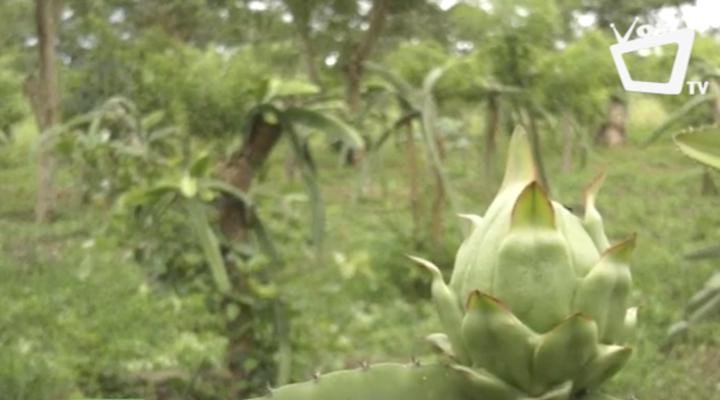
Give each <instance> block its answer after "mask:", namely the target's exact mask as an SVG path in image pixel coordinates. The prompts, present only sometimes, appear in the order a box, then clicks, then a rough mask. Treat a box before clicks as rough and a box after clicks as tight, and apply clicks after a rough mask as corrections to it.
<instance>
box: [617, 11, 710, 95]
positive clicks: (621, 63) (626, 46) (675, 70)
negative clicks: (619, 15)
mask: <svg viewBox="0 0 720 400" xmlns="http://www.w3.org/2000/svg"><path fill="white" fill-rule="evenodd" d="M638 21H639V18H635V20H634V21H633V23H632V25H631V26H630V28H629V29H628V31H627V32H625V34H624V35H621V34H620V32H618V30H617V28H616V27H615V24H610V27H611V28H612V30H613V32H614V33H615V38H616V39H617V43H615V44H613V45H612V46H610V53H611V54H612V57H613V61H614V62H615V68H617V72H618V75H619V76H620V81H621V82H622V85H623V88H625V90H626V91H628V92H639V93H654V94H667V95H677V94H680V93H681V92H682V89H683V84H684V83H686V82H685V76H686V74H687V69H688V64H689V63H690V55H691V53H692V47H693V42H694V41H695V31H694V30H693V29H690V28H684V29H678V30H674V31H673V30H667V29H663V28H657V27H654V26H652V25H647V24H646V25H640V26H639V27H637V30H636V29H635V28H636V26H637V23H638ZM633 32H635V33H636V35H637V37H636V38H635V39H631V36H632V34H633ZM669 44H675V45H677V52H676V53H675V60H674V62H673V66H672V71H671V72H670V78H669V79H668V80H667V81H665V82H648V81H639V80H634V79H632V77H631V76H630V71H629V70H628V67H627V65H626V64H625V60H624V59H623V55H624V54H627V53H633V52H637V51H642V50H652V49H654V48H657V47H661V46H665V45H669ZM687 87H688V92H689V93H690V94H691V95H695V94H706V93H707V92H708V89H709V82H707V81H703V82H698V81H689V82H687Z"/></svg>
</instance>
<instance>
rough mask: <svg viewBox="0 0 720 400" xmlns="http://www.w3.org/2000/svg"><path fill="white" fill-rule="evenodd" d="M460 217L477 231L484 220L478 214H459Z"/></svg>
mask: <svg viewBox="0 0 720 400" xmlns="http://www.w3.org/2000/svg"><path fill="white" fill-rule="evenodd" d="M457 216H458V217H460V218H462V219H464V220H467V221H469V222H470V224H472V228H473V229H476V228H478V227H479V226H481V225H482V222H483V218H482V217H481V216H479V215H477V214H458V215H457Z"/></svg>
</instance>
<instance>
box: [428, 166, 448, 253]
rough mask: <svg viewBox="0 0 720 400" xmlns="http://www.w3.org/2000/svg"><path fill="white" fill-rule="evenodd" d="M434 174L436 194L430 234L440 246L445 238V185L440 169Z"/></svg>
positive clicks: (434, 171)
mask: <svg viewBox="0 0 720 400" xmlns="http://www.w3.org/2000/svg"><path fill="white" fill-rule="evenodd" d="M433 175H434V177H435V195H434V197H433V202H432V209H431V210H430V213H431V215H432V220H431V223H430V235H431V236H432V241H433V243H435V244H436V245H437V246H440V244H441V243H442V238H443V222H444V215H445V185H443V180H442V176H440V171H438V170H433Z"/></svg>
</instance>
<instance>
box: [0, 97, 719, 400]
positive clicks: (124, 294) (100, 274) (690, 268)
mask: <svg viewBox="0 0 720 400" xmlns="http://www.w3.org/2000/svg"><path fill="white" fill-rule="evenodd" d="M650 108H652V107H650ZM23 131H24V132H28V131H29V129H24V130H23ZM33 140H34V138H33V137H32V135H29V134H23V135H20V136H19V137H18V138H17V141H16V142H15V143H14V144H12V145H10V146H7V147H5V148H0V199H2V201H1V202H0V270H1V271H2V273H3V274H4V275H5V279H4V280H3V281H2V283H1V284H0V287H2V288H4V289H2V290H1V291H0V304H4V305H5V307H6V308H7V307H14V308H15V309H17V310H18V311H17V312H15V313H14V314H12V315H14V316H15V317H16V318H17V320H18V321H24V322H23V323H22V324H18V323H16V322H15V321H11V323H10V325H7V326H9V327H10V328H6V329H4V330H2V331H0V338H2V341H0V349H3V348H4V349H5V350H4V351H7V349H8V348H9V347H8V346H10V345H11V344H12V345H16V344H17V343H18V342H19V340H20V339H22V338H26V339H28V340H36V339H35V338H38V337H40V336H38V335H39V334H38V333H37V332H36V331H34V330H33V329H31V328H32V327H33V326H35V327H37V326H39V325H38V324H49V322H48V321H51V320H52V319H53V315H52V314H53V313H60V312H61V311H62V310H63V307H65V308H68V309H69V310H66V311H67V312H68V313H69V314H68V315H70V316H69V317H68V318H70V319H73V321H74V322H72V324H71V327H73V328H75V329H77V328H78V327H80V328H82V329H87V330H88V331H90V332H93V331H95V332H97V335H92V336H90V337H89V336H84V335H76V336H73V335H70V334H68V332H67V330H64V329H63V328H62V327H60V326H58V325H55V324H51V325H50V326H54V327H55V329H57V330H58V332H60V333H59V334H58V335H59V336H53V337H52V338H53V339H51V341H52V340H55V339H56V338H57V342H56V343H52V342H51V343H49V344H51V345H52V346H51V347H52V349H51V350H39V351H38V353H37V354H38V357H39V358H38V359H42V358H43V357H41V356H42V355H44V354H47V355H49V356H48V357H49V359H50V361H52V362H54V363H56V364H57V365H61V366H62V369H63V371H64V373H63V374H60V375H58V376H60V377H61V378H62V379H65V381H72V380H75V381H76V382H82V381H83V379H87V375H88V374H90V373H89V372H88V371H87V370H85V369H83V368H81V367H79V365H80V362H79V361H77V360H75V359H76V358H77V357H80V356H81V355H82V354H81V353H82V352H83V351H86V350H84V349H85V348H84V347H83V343H85V342H87V343H95V344H94V346H98V347H102V345H103V343H102V341H103V340H105V341H107V342H108V343H114V344H115V345H116V346H115V347H113V348H114V349H115V350H114V351H115V352H116V353H115V354H118V355H119V354H121V353H123V352H130V353H133V352H134V353H137V352H138V349H143V348H145V347H143V345H142V343H143V342H145V343H146V345H147V344H148V343H159V342H162V341H170V342H172V341H173V340H174V338H177V337H178V335H180V334H179V333H178V332H186V331H187V330H188V329H190V328H188V327H187V325H185V324H184V323H182V322H173V320H174V319H175V318H176V317H177V315H176V314H174V311H172V307H169V308H168V306H167V304H168V303H167V301H168V299H167V298H165V297H163V296H162V295H158V296H151V297H149V298H143V297H140V298H138V297H136V296H137V290H138V288H140V287H142V285H143V274H142V266H137V265H133V264H132V263H131V262H124V261H120V262H118V260H122V258H121V257H120V255H121V254H122V253H121V250H122V249H102V248H93V247H91V246H90V247H88V246H83V244H87V243H88V242H87V241H88V240H89V239H92V238H93V234H94V231H95V228H96V226H97V225H98V220H99V219H100V218H102V215H100V214H97V213H94V212H92V211H89V210H86V209H83V208H81V207H78V205H77V204H76V203H75V202H74V201H73V200H72V199H71V197H72V196H70V198H68V199H65V200H62V199H61V201H60V205H61V207H62V212H61V214H60V218H59V219H57V220H56V221H54V222H53V223H51V224H48V225H44V226H38V225H35V224H34V223H33V222H32V203H33V195H34V190H33V185H34V180H33V168H32V163H31V160H32V143H33ZM472 140H476V141H479V140H478V138H473V139H472ZM504 140H505V139H503V141H504ZM501 148H502V146H501ZM545 150H546V154H545V156H546V159H547V169H548V171H549V173H550V176H551V180H552V186H553V193H554V195H555V196H556V197H557V198H558V199H559V200H560V201H562V202H563V203H564V204H577V203H578V202H579V201H580V193H581V190H582V188H583V186H584V185H585V183H586V182H589V181H590V179H591V178H592V176H594V175H595V174H596V173H597V172H598V171H599V170H601V169H602V168H607V170H608V178H607V180H606V182H605V185H604V188H603V190H602V191H601V194H600V198H599V207H600V209H601V212H602V213H603V215H604V218H605V222H606V226H607V227H608V233H609V235H610V236H611V238H612V239H616V240H619V239H621V238H623V237H625V236H627V235H629V234H630V233H632V232H637V234H638V237H639V239H638V248H637V251H636V254H635V256H634V265H633V269H632V271H633V274H634V280H635V288H634V291H633V294H632V300H633V301H632V302H633V303H634V304H637V305H638V306H639V307H640V321H639V332H638V338H637V341H636V342H635V348H636V351H635V357H634V358H633V360H632V361H631V363H630V364H629V366H628V367H626V369H625V370H624V371H623V372H622V373H621V374H620V376H619V377H618V378H617V379H615V380H614V381H613V382H612V384H611V385H610V386H611V387H610V388H609V391H610V392H615V393H618V394H619V395H622V396H624V397H623V398H631V396H633V395H634V396H637V398H639V399H653V400H675V399H678V398H687V399H712V398H717V397H718V396H719V395H720V386H719V383H720V343H719V342H720V338H719V337H718V336H717V333H716V332H718V329H720V323H718V322H717V321H714V322H707V323H704V324H702V325H698V326H697V327H696V328H695V329H693V330H692V331H691V334H690V335H689V336H688V337H687V338H686V339H685V340H683V341H682V342H681V343H679V344H678V345H677V346H675V347H674V348H673V349H672V350H671V351H664V350H662V349H661V345H662V343H663V340H664V336H665V332H666V330H667V327H668V326H669V325H670V324H671V323H672V322H674V321H675V320H677V319H678V318H680V317H681V316H682V309H683V306H684V303H685V301H686V300H687V299H688V298H689V297H690V296H691V295H692V293H693V292H694V291H695V290H697V289H699V288H700V286H701V285H702V283H703V282H704V280H705V279H707V278H708V277H709V276H710V275H711V274H712V272H713V271H714V270H715V269H716V268H717V265H715V264H713V263H711V262H692V263H690V262H688V261H686V260H685V259H684V258H683V254H684V253H686V252H688V251H691V250H694V249H697V248H699V247H702V246H704V245H708V244H712V243H715V242H717V241H718V240H720V213H718V212H717V210H718V209H719V207H720V197H718V196H701V195H700V177H701V172H702V169H701V168H700V167H698V166H697V165H696V164H694V163H693V162H691V161H690V160H688V159H686V158H685V157H683V156H682V155H681V154H680V153H679V151H677V150H675V148H674V147H672V145H671V144H670V143H669V140H664V141H661V143H659V144H657V145H655V146H652V147H649V148H641V147H638V146H636V145H634V144H632V143H631V144H629V145H627V146H626V147H622V148H617V149H611V150H597V151H596V152H595V153H594V154H593V155H592V156H591V157H590V159H589V160H590V161H589V163H588V165H587V166H586V167H585V168H583V169H579V170H576V171H573V172H572V173H570V174H566V175H562V174H560V173H559V159H560V157H559V149H555V148H551V147H548V148H547V149H545ZM479 154H480V153H479V152H478V150H477V149H476V148H475V147H473V146H470V147H465V148H457V149H451V150H450V153H449V156H448V158H447V168H448V176H449V177H450V180H451V182H452V185H453V186H454V188H455V189H456V191H457V193H458V194H459V196H460V206H461V209H462V211H464V212H474V213H478V214H482V213H483V212H484V208H485V207H486V206H487V204H488V203H489V200H490V199H491V198H492V196H493V195H494V191H495V189H496V187H497V184H498V183H499V176H493V177H491V178H490V179H485V178H484V177H483V176H484V174H483V171H482V168H481V165H482V164H481V160H480V159H479V157H478V155H479ZM280 157H281V152H279V151H276V153H275V155H274V156H273V158H272V159H271V160H270V163H269V165H271V167H270V168H269V169H268V171H267V174H266V176H265V179H264V181H263V182H261V183H260V184H259V185H258V186H257V187H256V189H255V192H256V196H257V197H258V198H259V201H258V202H259V204H261V213H262V214H263V216H264V217H265V218H266V219H267V220H270V221H271V223H270V229H271V231H272V234H273V235H274V237H275V239H276V240H277V241H279V242H282V243H283V251H284V254H285V256H286V258H288V264H289V265H288V267H286V268H285V270H284V272H283V274H282V275H281V276H280V277H279V279H278V280H279V286H280V288H281V291H282V292H283V296H284V297H285V298H286V299H290V300H292V301H291V302H292V304H293V311H294V313H295V318H294V319H293V332H294V334H293V335H294V344H295V358H294V360H295V361H294V364H293V367H294V368H293V377H294V378H295V379H306V378H307V377H309V376H311V375H312V373H313V372H314V370H315V369H318V368H319V369H321V370H325V371H327V370H330V369H335V368H340V367H346V366H351V365H354V364H357V363H358V362H360V361H363V360H371V361H379V360H387V359H392V360H406V359H409V357H410V356H412V355H413V354H415V355H417V354H424V353H426V351H425V349H424V345H423V344H422V337H423V336H425V335H426V334H428V333H431V332H432V331H433V329H436V328H437V321H436V320H435V319H434V318H435V317H434V316H433V313H432V310H431V307H430V304H429V302H428V301H427V298H426V296H427V292H428V291H429V284H428V282H427V281H426V279H425V278H424V277H423V276H422V275H420V274H418V273H417V272H416V271H415V270H414V269H413V268H412V267H411V266H410V263H409V262H408V261H406V260H405V258H404V254H406V253H413V254H418V255H420V256H423V257H426V258H428V259H432V260H434V261H436V262H437V264H438V265H440V266H441V267H443V268H445V269H446V271H449V268H450V267H451V265H452V258H453V254H454V251H455V249H456V248H457V247H458V246H459V244H460V242H461V240H462V237H460V235H459V234H458V233H457V229H456V228H455V227H454V225H452V223H451V222H450V218H453V217H452V216H450V215H448V216H447V218H448V221H447V222H446V227H445V232H446V235H445V236H444V240H443V243H439V244H434V245H433V244H428V243H424V244H422V245H419V246H418V245H416V244H415V243H414V242H413V240H412V238H411V237H410V222H409V221H410V211H409V207H408V200H407V180H406V179H407V178H406V176H405V173H404V172H403V171H404V165H403V160H404V158H403V155H402V149H401V148H393V146H392V145H390V146H387V148H386V150H385V153H384V154H383V156H382V157H381V160H379V162H378V164H376V165H375V166H374V168H373V169H372V173H371V175H370V180H369V181H368V185H367V187H366V188H364V190H363V192H364V193H365V194H364V195H363V196H361V197H360V198H357V196H356V194H357V193H358V182H359V180H358V178H357V174H358V171H357V170H354V169H352V168H338V167H337V159H336V158H335V157H334V156H333V157H331V156H327V157H323V156H321V157H320V160H319V163H320V171H322V172H321V174H320V178H319V179H320V181H321V186H322V190H323V195H324V197H325V203H326V205H327V214H328V217H327V221H328V227H327V231H328V232H327V238H328V239H327V240H328V243H327V248H328V249H329V254H328V255H327V256H326V257H325V258H321V259H320V260H318V259H317V258H315V257H314V256H313V255H312V254H311V253H310V252H309V251H307V250H306V249H307V248H308V247H309V246H306V245H304V244H303V243H304V241H306V240H307V233H308V232H309V229H307V224H306V223H305V221H306V218H307V213H308V209H309V207H307V205H306V204H303V196H302V193H303V191H302V188H301V186H300V185H299V184H298V183H297V182H288V181H286V180H285V178H283V177H282V176H281V175H282V172H281V168H280V165H281V163H280V162H279V161H280V160H278V158H280ZM423 173H424V174H426V171H425V170H423ZM715 178H720V176H718V175H717V174H715ZM61 182H66V186H67V185H69V184H70V183H72V179H70V178H68V177H62V178H61ZM429 182H430V181H429V179H427V178H426V179H425V186H424V190H423V191H422V193H423V200H424V202H425V204H426V205H427V202H428V197H429V196H428V193H430V187H429V184H430V183H429ZM67 190H69V191H71V190H72V188H71V187H69V186H68V187H67ZM102 254H104V256H102ZM84 260H85V261H84ZM87 260H90V261H87ZM83 268H90V271H92V272H90V274H91V275H90V276H92V277H93V278H92V279H91V284H90V286H89V287H90V288H89V289H88V288H87V287H86V286H87V285H83V284H80V283H78V282H77V280H76V279H75V280H73V279H70V278H69V277H72V276H78V274H80V275H82V274H83V273H87V272H83V271H84V270H83ZM118 271H124V272H122V273H120V272H118ZM54 282H55V283H56V284H53V283H54ZM58 284H59V285H63V286H62V287H58ZM23 288H24V289H23ZM103 292H106V293H105V294H103ZM76 296H100V298H99V299H100V300H98V301H99V302H100V303H99V304H102V305H103V307H105V308H104V309H105V310H112V313H114V314H111V315H119V316H122V315H125V316H126V317H124V319H122V320H121V321H123V323H124V324H126V325H128V327H129V328H131V329H135V330H136V332H135V333H134V334H132V337H131V340H129V341H119V340H118V339H117V338H116V337H115V336H113V335H107V336H103V333H102V332H105V334H107V331H108V330H111V329H118V328H117V327H115V326H114V324H115V323H114V322H113V318H99V316H100V315H102V313H101V314H98V313H97V312H94V313H93V312H90V311H88V310H87V308H86V306H87V304H86V303H85V302H83V301H80V300H78V299H77V297H76ZM28 299H31V300H32V299H34V300H32V301H35V302H34V303H28V302H29V301H31V300H28ZM53 299H60V300H57V301H59V303H58V304H59V305H61V306H63V307H60V308H53V307H54V306H53V303H54V302H55V300H53ZM73 299H74V300H73ZM43 310H44V311H43ZM83 310H85V311H83ZM128 310H130V311H128ZM186 312H187V313H189V315H186V318H189V319H194V318H198V317H201V316H203V315H204V313H206V311H204V310H203V309H202V307H194V308H193V307H190V309H189V310H186ZM71 317H72V318H71ZM158 319H159V321H160V322H161V323H155V324H151V326H152V327H155V329H157V330H161V331H162V330H163V329H167V331H162V332H151V330H149V329H145V328H142V326H143V325H147V321H153V320H158ZM138 321H139V322H138ZM33 324H34V325H33ZM23 326H24V327H25V328H23ZM104 329H105V330H106V331H103V330H104ZM125 331H126V330H125V329H123V332H125ZM195 332H196V333H197V329H196V330H195ZM198 335H201V333H198ZM208 341H210V339H208ZM128 343H130V344H128ZM3 346H5V347H3ZM63 346H64V348H63V349H58V347H63ZM138 346H139V347H138ZM0 351H3V350H0ZM93 352H98V353H93ZM100 352H101V350H99V349H97V348H96V349H95V350H91V353H90V354H100ZM57 354H60V355H62V357H60V358H58V357H55V358H53V357H54V356H53V355H57ZM68 358H70V359H71V360H70V361H68V360H67V359H68ZM73 360H75V361H73ZM86 361H88V360H86ZM89 361H90V362H92V360H89ZM96 361H97V362H96V364H95V365H96V367H97V368H101V369H102V368H105V369H112V368H113V367H112V361H111V360H108V359H104V360H96ZM126 361H127V360H126ZM48 365H50V367H49V368H51V369H52V365H53V364H52V363H50V364H48ZM28 368H29V367H28ZM57 368H58V370H59V369H60V367H57ZM12 371H15V370H12V369H9V368H6V369H5V370H2V368H0V377H3V376H4V377H6V378H7V376H8V375H12V374H13V372H12ZM17 371H19V370H17ZM17 371H16V372H15V374H16V375H17V374H20V372H17ZM78 374H80V375H81V376H78ZM82 374H85V376H82ZM62 379H61V380H62ZM3 382H6V381H2V380H0V385H2V384H3ZM26 386H27V385H26ZM71 386H72V385H71ZM68 390H69V389H68ZM128 393H129V392H128ZM135 393H136V392H135ZM18 398H23V397H18ZM24 398H33V397H28V396H26V397H24ZM35 398H42V395H41V394H39V395H38V397H35Z"/></svg>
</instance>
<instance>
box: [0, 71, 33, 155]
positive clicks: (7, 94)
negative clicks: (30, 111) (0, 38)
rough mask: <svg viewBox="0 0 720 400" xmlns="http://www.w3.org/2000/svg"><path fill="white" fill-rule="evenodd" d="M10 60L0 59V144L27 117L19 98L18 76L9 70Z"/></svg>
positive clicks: (20, 91)
mask: <svg viewBox="0 0 720 400" xmlns="http://www.w3.org/2000/svg"><path fill="white" fill-rule="evenodd" d="M11 62H12V59H11V58H9V57H0V143H2V142H4V141H6V140H7V139H8V138H9V137H10V135H11V134H12V128H13V125H15V124H17V123H18V122H20V121H22V120H23V118H25V117H26V116H27V114H26V112H25V110H26V108H25V106H24V104H23V99H22V97H21V93H22V90H21V87H20V86H21V82H22V79H21V77H20V74H19V73H17V72H15V71H14V70H12V69H11V68H10V63H11Z"/></svg>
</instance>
